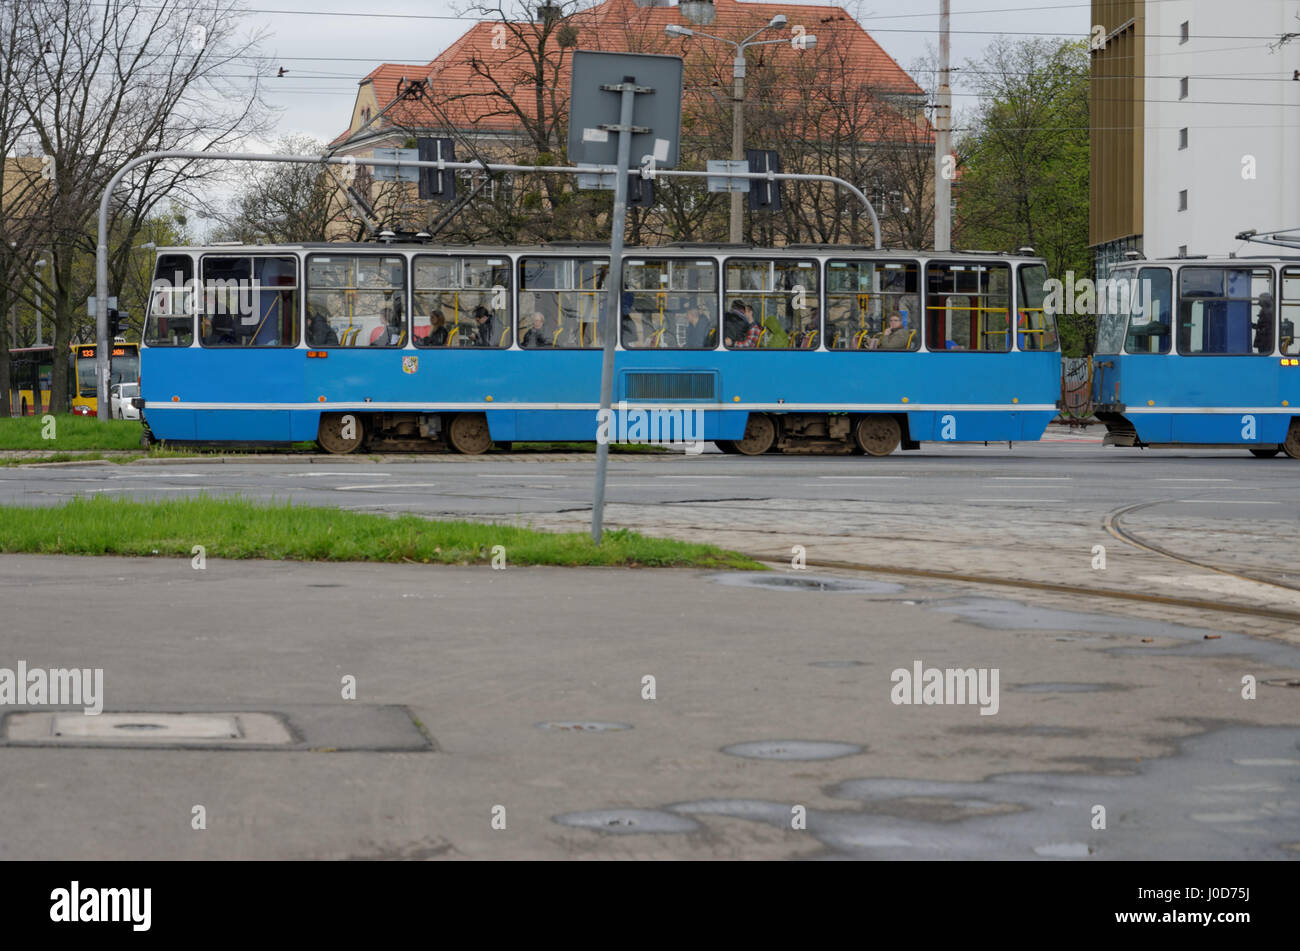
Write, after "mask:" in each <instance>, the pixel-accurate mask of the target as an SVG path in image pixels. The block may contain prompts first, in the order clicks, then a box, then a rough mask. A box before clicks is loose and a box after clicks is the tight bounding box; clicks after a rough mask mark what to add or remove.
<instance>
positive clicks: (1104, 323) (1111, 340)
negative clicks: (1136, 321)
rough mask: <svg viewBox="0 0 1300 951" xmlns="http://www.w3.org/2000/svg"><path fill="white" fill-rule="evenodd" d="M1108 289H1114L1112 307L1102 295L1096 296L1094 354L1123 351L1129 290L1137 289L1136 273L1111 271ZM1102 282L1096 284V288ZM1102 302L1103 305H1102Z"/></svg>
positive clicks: (1130, 298) (1126, 330) (1127, 317)
mask: <svg viewBox="0 0 1300 951" xmlns="http://www.w3.org/2000/svg"><path fill="white" fill-rule="evenodd" d="M1108 280H1109V282H1110V283H1109V285H1108V286H1110V287H1114V288H1115V289H1116V291H1115V294H1114V301H1113V306H1112V302H1111V301H1110V300H1109V299H1106V298H1105V296H1104V294H1103V293H1098V295H1097V298H1098V299H1097V339H1096V343H1095V344H1094V346H1093V352H1094V353H1119V352H1120V351H1121V350H1123V349H1124V335H1125V334H1126V333H1127V332H1128V320H1129V309H1130V307H1131V304H1132V297H1131V289H1132V288H1135V287H1137V286H1138V285H1137V272H1136V271H1132V270H1128V271H1124V270H1117V271H1113V272H1112V273H1111V275H1110V277H1109V278H1108ZM1102 286H1103V282H1099V283H1098V288H1099V289H1100V288H1101V287H1102ZM1103 301H1104V303H1103Z"/></svg>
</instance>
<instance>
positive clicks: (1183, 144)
mask: <svg viewBox="0 0 1300 951" xmlns="http://www.w3.org/2000/svg"><path fill="white" fill-rule="evenodd" d="M1178 147H1179V148H1180V149H1185V148H1187V130H1186V129H1179V130H1178Z"/></svg>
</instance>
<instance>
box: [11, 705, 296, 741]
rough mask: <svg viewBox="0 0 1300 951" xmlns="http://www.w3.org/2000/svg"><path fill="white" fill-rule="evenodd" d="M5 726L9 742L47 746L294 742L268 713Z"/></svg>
mask: <svg viewBox="0 0 1300 951" xmlns="http://www.w3.org/2000/svg"><path fill="white" fill-rule="evenodd" d="M5 725H6V730H5V734H6V736H7V738H8V739H10V740H15V741H18V742H23V741H27V742H31V741H44V742H46V743H51V744H58V743H61V742H62V743H68V744H72V745H89V744H94V743H103V744H105V745H112V746H124V745H131V746H134V745H149V744H157V743H162V744H175V743H203V742H205V741H206V742H208V743H221V744H223V745H225V744H240V745H242V744H250V745H253V744H256V745H264V744H281V743H289V742H291V741H292V740H293V736H292V734H290V732H289V731H288V730H287V729H286V728H285V726H284V724H282V723H281V722H280V720H279V718H278V717H276V716H274V715H273V714H269V713H101V714H99V715H98V716H88V715H86V714H84V713H65V712H51V713H44V712H42V713H15V714H12V715H11V716H10V717H9V718H8V719H7V720H6V724H5Z"/></svg>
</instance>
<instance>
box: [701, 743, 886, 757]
mask: <svg viewBox="0 0 1300 951" xmlns="http://www.w3.org/2000/svg"><path fill="white" fill-rule="evenodd" d="M722 752H724V753H730V754H731V755H732V756H745V757H748V758H750V759H782V760H813V759H838V758H839V757H841V756H853V755H854V754H856V753H861V752H862V747H860V746H854V745H853V744H852V743H830V742H825V741H822V740H759V741H758V742H755V743H736V744H733V745H732V746H724V747H723V748H722Z"/></svg>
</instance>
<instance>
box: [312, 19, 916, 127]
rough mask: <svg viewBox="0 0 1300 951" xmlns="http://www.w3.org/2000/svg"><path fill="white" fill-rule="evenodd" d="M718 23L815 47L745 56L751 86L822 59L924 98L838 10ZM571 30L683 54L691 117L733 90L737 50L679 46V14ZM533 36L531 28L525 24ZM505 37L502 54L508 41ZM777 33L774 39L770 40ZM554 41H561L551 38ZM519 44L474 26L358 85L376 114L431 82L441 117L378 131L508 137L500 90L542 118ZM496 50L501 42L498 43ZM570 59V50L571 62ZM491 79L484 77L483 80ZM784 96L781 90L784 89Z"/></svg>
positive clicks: (398, 109)
mask: <svg viewBox="0 0 1300 951" xmlns="http://www.w3.org/2000/svg"><path fill="white" fill-rule="evenodd" d="M714 5H715V10H716V16H715V20H714V23H713V24H712V25H710V26H708V27H702V28H701V29H703V30H704V31H705V32H708V33H713V34H715V35H718V36H722V37H728V38H733V39H737V40H740V39H744V38H745V37H746V36H748V35H749V34H750V33H753V32H754V31H755V30H756V29H758V27H760V26H761V25H762V24H763V23H765V22H767V21H768V20H770V19H771V18H772V17H773V16H775V15H776V14H778V13H783V14H785V16H786V17H787V19H788V21H789V26H788V27H787V28H786V31H783V33H782V34H779V35H780V36H783V37H788V36H790V35H791V33H792V32H796V31H795V27H796V26H803V27H804V31H805V32H807V33H809V34H814V35H816V36H817V38H818V42H817V44H816V46H815V47H813V48H812V49H810V50H807V51H798V50H795V49H793V48H792V47H790V46H789V45H779V46H766V47H758V48H755V49H751V50H750V51H749V52H748V53H747V57H748V64H749V69H748V77H747V82H749V83H751V84H753V83H755V82H756V81H757V80H758V79H759V78H760V77H761V74H762V73H761V71H762V70H764V69H766V68H771V67H776V66H780V67H782V68H787V69H792V70H800V71H806V70H809V69H815V68H816V66H817V62H813V61H807V60H804V61H801V60H800V59H799V58H800V57H818V59H819V61H821V62H825V63H827V64H828V67H827V68H829V69H833V70H834V71H835V72H837V73H838V72H840V71H841V70H842V71H843V72H845V73H846V74H847V75H848V76H849V77H850V79H849V80H848V81H849V82H851V83H853V84H855V85H856V84H861V86H862V87H868V86H869V87H870V88H871V89H872V90H873V91H875V92H883V93H888V94H892V95H905V96H921V95H923V94H924V91H923V90H922V89H921V87H920V86H918V85H917V84H916V82H915V80H913V79H912V77H911V76H909V75H908V74H907V73H906V72H905V71H904V70H903V69H902V67H900V66H899V65H898V63H897V62H896V61H895V60H894V59H893V57H891V56H890V55H889V54H888V53H886V52H885V51H884V50H883V49H882V48H881V47H880V45H879V44H878V43H877V42H876V41H875V40H874V39H873V38H872V37H871V35H870V34H868V33H867V31H866V30H864V29H863V28H862V26H861V25H860V24H858V23H857V21H855V20H854V19H853V18H852V17H851V16H849V14H848V13H847V12H845V10H844V9H843V8H841V7H837V6H804V5H798V6H795V5H790V4H782V3H748V2H740V0H714ZM566 22H567V23H569V24H571V25H573V26H574V27H575V28H576V29H577V31H578V32H577V43H576V45H575V46H574V47H573V49H587V50H596V49H599V50H618V51H636V52H659V53H673V54H677V55H682V56H684V57H685V59H686V64H687V71H686V80H685V85H686V89H684V90H683V98H684V100H686V102H687V105H686V111H687V112H689V110H690V101H691V100H692V99H693V98H694V99H696V100H698V99H699V98H701V97H703V96H707V95H709V90H710V89H713V90H715V91H717V92H719V93H720V94H721V95H723V96H724V97H729V94H730V83H731V68H730V67H731V58H732V54H731V52H730V50H729V49H728V48H727V47H725V46H722V45H721V44H718V43H716V42H715V41H712V40H705V39H674V38H669V37H668V36H666V35H665V33H664V27H665V26H666V25H668V24H670V23H676V24H679V25H682V26H688V27H693V26H694V24H692V23H690V22H689V21H687V20H686V19H685V18H684V17H682V15H681V14H680V12H679V11H678V8H677V7H639V6H637V5H636V4H635V3H634V2H633V0H606V2H604V3H602V4H600V5H598V6H595V7H591V8H589V9H587V10H582V11H579V12H577V13H574V14H572V15H570V16H569V17H568V18H567V21H566ZM523 26H524V27H525V28H527V24H524V25H523ZM503 37H504V39H505V43H504V48H498V47H501V46H502V45H503V44H502V42H501V40H502V38H503ZM777 37H778V34H776V33H775V32H774V33H773V38H777ZM551 39H552V41H554V39H555V35H554V34H552V36H551ZM512 40H513V37H512V36H511V35H510V34H509V33H508V32H505V31H503V29H502V25H501V24H500V23H494V22H491V21H483V22H479V23H476V24H474V26H472V27H471V28H470V29H469V30H467V31H466V32H465V33H464V34H463V35H462V36H461V37H460V38H459V39H458V40H456V42H454V43H453V44H452V45H451V46H449V47H448V48H447V49H446V50H444V51H443V52H442V53H441V54H439V55H438V56H437V57H436V58H435V59H434V60H433V61H431V62H429V63H426V64H424V65H415V64H406V65H403V64H397V63H385V64H383V65H381V66H379V67H377V68H376V69H374V70H372V71H371V72H370V74H369V75H367V76H366V77H365V78H364V79H362V80H361V83H362V84H366V83H370V84H371V85H372V87H373V91H374V95H375V99H376V101H377V102H378V103H379V108H380V109H383V107H384V106H386V105H389V104H390V103H392V101H393V100H394V99H395V98H396V97H397V94H398V85H399V82H400V81H401V80H402V79H403V78H405V79H407V80H411V81H419V80H423V79H425V78H426V77H427V78H428V79H429V80H430V81H431V83H432V86H433V89H434V94H435V97H436V99H437V100H438V108H436V109H435V108H431V107H430V106H428V105H426V104H425V103H422V102H419V101H412V102H404V103H400V104H398V105H396V106H394V107H393V109H392V110H391V111H390V112H389V113H388V114H387V115H385V116H384V118H383V119H381V120H380V121H379V122H377V123H375V126H372V128H376V127H378V128H380V129H382V128H393V127H401V128H411V129H440V128H448V127H455V128H461V129H469V128H473V129H477V130H480V131H496V132H510V131H517V130H519V129H521V128H522V122H521V119H520V117H519V116H518V115H516V114H514V113H513V112H511V111H510V110H509V109H507V108H505V107H504V104H503V103H502V101H501V99H500V98H499V97H494V96H493V93H494V92H496V91H497V90H504V91H507V92H509V93H510V95H511V96H512V98H513V99H514V101H515V103H516V104H517V105H518V107H519V108H520V110H521V111H522V112H523V114H524V116H525V117H527V118H528V119H530V120H531V119H533V118H534V117H535V116H536V114H537V103H536V95H535V92H534V90H535V84H534V83H533V82H531V81H530V76H529V69H530V67H531V61H530V60H529V59H528V57H527V56H526V55H525V53H524V51H523V50H522V49H516V48H515V47H520V46H521V44H518V43H512ZM494 41H495V42H494ZM568 52H571V50H567V51H566V53H568ZM569 62H570V57H569V56H568V55H565V56H564V59H563V65H562V66H561V67H560V68H559V69H558V71H555V70H552V71H551V72H549V73H548V74H547V83H546V86H545V88H544V89H543V96H544V101H543V109H544V111H549V108H550V107H549V102H550V97H551V96H555V97H556V98H557V99H558V100H559V101H561V103H562V100H563V99H564V98H567V95H568V88H569ZM484 73H486V75H484ZM777 88H779V87H777ZM776 95H777V96H778V97H779V98H783V99H786V100H787V101H789V102H797V101H798V97H799V95H800V90H799V89H798V87H797V85H794V84H792V85H791V86H789V87H785V88H783V89H780V90H779V91H778V92H776ZM870 108H872V109H874V110H876V111H877V112H878V113H880V114H883V113H885V112H886V111H887V112H888V113H889V115H888V119H887V121H886V122H884V123H882V124H881V125H880V126H879V127H878V128H880V130H881V137H882V138H887V137H888V134H887V128H888V127H892V129H893V131H894V132H897V133H899V134H900V135H901V134H904V133H905V134H906V137H907V138H908V139H909V140H912V141H915V139H916V137H917V135H918V133H919V134H920V135H921V136H923V137H924V138H928V137H929V136H930V134H931V129H930V126H929V124H928V122H926V121H925V120H924V119H921V120H916V119H909V118H907V117H905V116H904V115H901V114H899V113H897V112H894V111H893V110H892V109H890V107H888V106H887V105H882V104H879V103H876V104H874V105H872V106H870ZM351 134H352V130H351V129H349V130H348V131H346V132H344V133H342V134H341V135H339V136H338V137H337V138H335V139H334V141H333V142H331V143H330V145H331V146H337V145H341V144H342V143H344V142H345V141H346V140H347V139H348V138H349V136H350V135H351Z"/></svg>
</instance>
